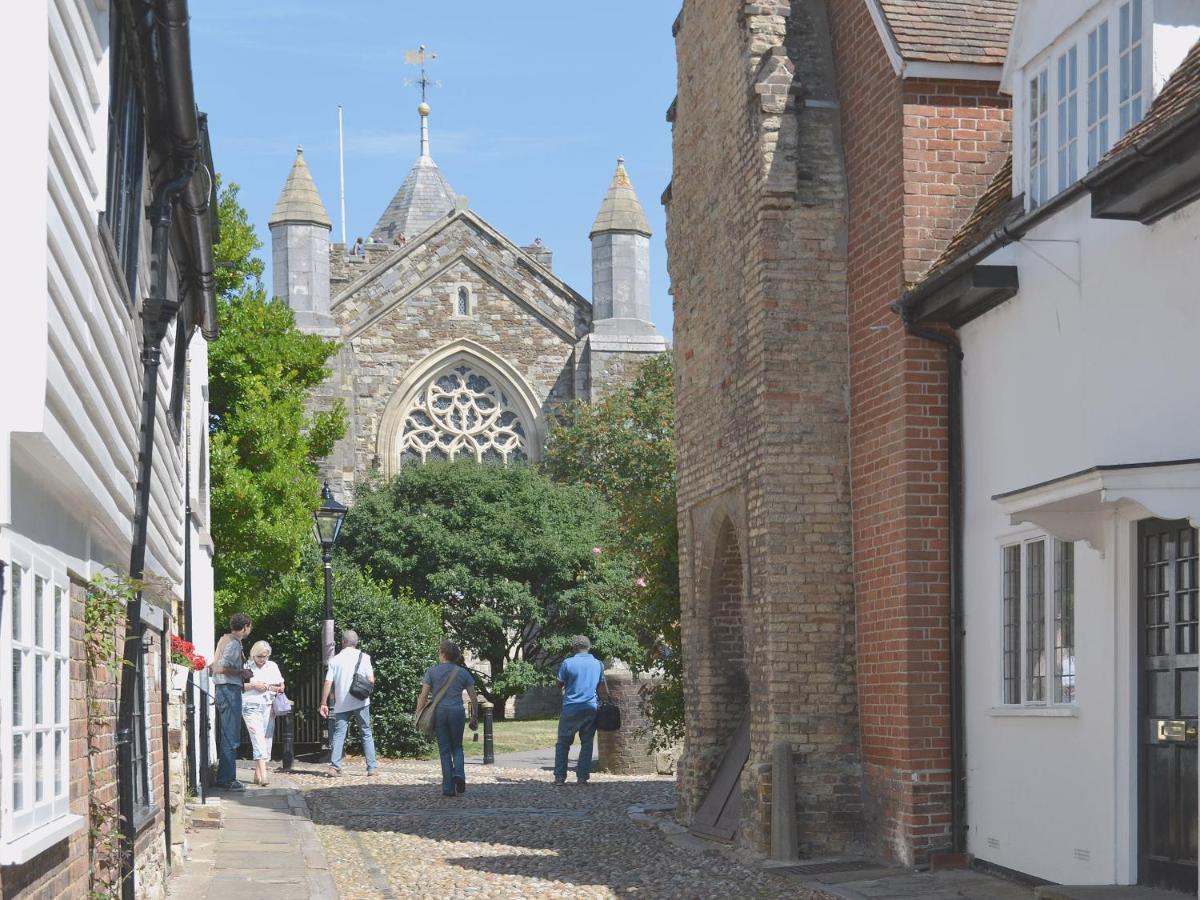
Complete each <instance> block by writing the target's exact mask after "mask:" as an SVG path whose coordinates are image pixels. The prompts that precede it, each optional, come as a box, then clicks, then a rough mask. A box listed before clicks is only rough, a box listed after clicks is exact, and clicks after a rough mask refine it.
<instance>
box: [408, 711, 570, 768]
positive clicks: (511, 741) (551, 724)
mask: <svg viewBox="0 0 1200 900" xmlns="http://www.w3.org/2000/svg"><path fill="white" fill-rule="evenodd" d="M473 734H478V735H479V740H474V739H473V737H472V735H473ZM556 740H558V719H557V718H554V719H528V720H522V721H519V722H513V721H507V720H506V721H504V722H496V723H495V727H494V729H493V732H492V741H493V743H494V745H495V748H496V753H498V754H499V753H516V752H518V751H521V750H545V749H546V748H547V747H553V746H554V742H555V741H556ZM463 753H464V754H465V755H466V756H483V722H482V721H480V723H479V731H477V732H472V731H471V729H470V728H468V729H467V730H466V731H465V732H463ZM437 757H438V752H437V748H436V747H434V748H433V751H432V752H430V753H429V754H428V755H426V756H425V759H437Z"/></svg>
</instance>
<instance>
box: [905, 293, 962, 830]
mask: <svg viewBox="0 0 1200 900" xmlns="http://www.w3.org/2000/svg"><path fill="white" fill-rule="evenodd" d="M893 310H895V311H896V312H898V313H899V314H900V319H901V321H902V322H903V323H904V330H905V331H906V332H907V333H908V334H911V335H912V336H913V337H919V338H924V339H925V340H927V341H933V342H934V343H936V344H940V345H941V346H943V347H945V348H946V361H947V364H948V367H949V369H950V386H949V396H948V397H947V407H948V408H947V414H948V415H947V418H948V423H947V438H948V439H949V442H950V453H949V462H948V466H947V468H948V470H949V471H948V476H949V482H950V841H951V846H950V849H951V852H952V853H965V852H966V850H967V737H966V722H965V721H964V720H963V709H964V703H963V698H964V684H965V679H964V670H963V635H964V634H965V633H966V630H965V628H964V627H963V625H964V621H963V484H962V471H963V449H962V447H963V445H962V431H963V429H962V360H963V352H962V346H961V345H960V344H959V342H958V340H957V339H956V338H954V337H953V336H951V335H948V334H942V333H940V332H937V331H929V330H927V329H924V328H921V327H920V326H918V325H917V324H916V323H915V322H914V321H913V310H912V307H911V306H907V305H904V304H897V306H894V307H893Z"/></svg>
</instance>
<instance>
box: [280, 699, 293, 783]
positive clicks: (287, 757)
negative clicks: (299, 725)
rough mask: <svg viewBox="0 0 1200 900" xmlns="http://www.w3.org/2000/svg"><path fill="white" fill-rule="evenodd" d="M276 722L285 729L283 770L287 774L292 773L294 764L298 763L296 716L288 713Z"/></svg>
mask: <svg viewBox="0 0 1200 900" xmlns="http://www.w3.org/2000/svg"><path fill="white" fill-rule="evenodd" d="M276 721H277V722H278V723H279V724H280V725H281V726H282V727H283V735H282V737H283V753H282V768H283V771H285V772H290V771H292V763H293V762H295V761H296V714H295V713H288V714H287V715H285V716H280V717H279V718H278V719H276Z"/></svg>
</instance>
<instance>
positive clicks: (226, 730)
mask: <svg viewBox="0 0 1200 900" xmlns="http://www.w3.org/2000/svg"><path fill="white" fill-rule="evenodd" d="M217 727H218V729H219V730H218V732H217V737H218V741H217V784H229V782H231V781H236V780H237V762H236V759H237V748H238V744H240V743H241V742H242V686H241V685H240V684H218V685H217Z"/></svg>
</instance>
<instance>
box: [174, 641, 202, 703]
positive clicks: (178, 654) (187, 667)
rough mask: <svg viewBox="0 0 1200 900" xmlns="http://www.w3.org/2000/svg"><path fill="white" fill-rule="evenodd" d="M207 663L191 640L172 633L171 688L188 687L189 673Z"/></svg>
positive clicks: (179, 689)
mask: <svg viewBox="0 0 1200 900" xmlns="http://www.w3.org/2000/svg"><path fill="white" fill-rule="evenodd" d="M206 665H208V662H207V661H206V660H205V659H204V657H203V656H201V655H200V654H199V653H197V652H196V648H195V647H194V646H192V643H191V641H185V640H184V639H183V638H181V637H180V636H179V635H177V634H173V635H171V690H173V691H177V692H178V691H182V690H183V689H184V688H185V687H187V679H188V673H190V672H199V671H200V670H201V669H203V668H204V667H205V666H206Z"/></svg>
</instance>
